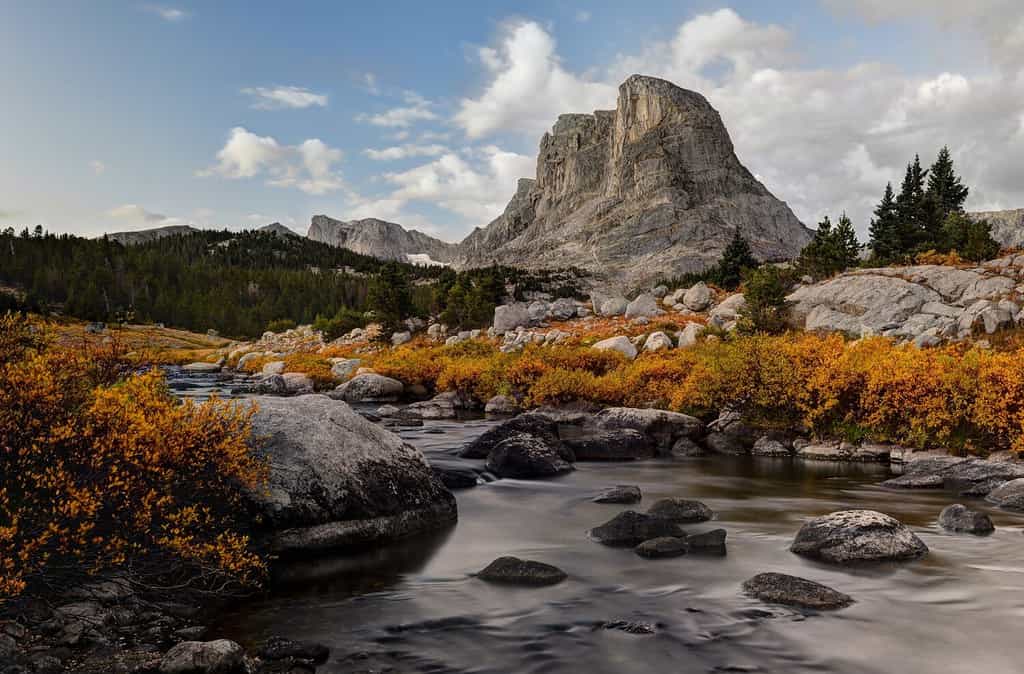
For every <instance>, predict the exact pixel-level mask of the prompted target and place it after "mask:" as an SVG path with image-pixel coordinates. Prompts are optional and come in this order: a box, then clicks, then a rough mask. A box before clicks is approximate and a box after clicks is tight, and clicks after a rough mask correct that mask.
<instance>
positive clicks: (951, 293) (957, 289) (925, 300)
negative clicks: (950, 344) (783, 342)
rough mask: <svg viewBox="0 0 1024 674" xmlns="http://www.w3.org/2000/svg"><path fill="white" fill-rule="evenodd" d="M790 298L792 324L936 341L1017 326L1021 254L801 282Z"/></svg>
mask: <svg viewBox="0 0 1024 674" xmlns="http://www.w3.org/2000/svg"><path fill="white" fill-rule="evenodd" d="M788 299H789V301H790V302H791V303H792V309H791V311H790V321H791V323H792V325H793V327H795V328H800V329H805V330H811V331H815V330H817V331H834V332H843V333H846V334H848V335H851V336H854V337H864V336H868V335H884V336H887V337H893V338H895V339H899V340H904V341H914V342H915V343H917V344H918V345H919V346H931V345H935V344H938V343H940V342H943V341H948V340H961V339H966V338H968V337H970V336H971V335H973V334H978V333H985V334H992V333H993V332H996V331H997V330H1001V329H1004V328H1010V327H1013V326H1014V325H1016V324H1017V322H1018V320H1020V319H1021V318H1022V316H1021V305H1022V303H1024V255H1010V256H1008V257H1003V258H999V259H996V260H990V261H988V262H985V263H983V264H981V265H980V266H977V267H972V268H958V267H948V266H941V265H915V266H910V267H882V268H878V269H857V270H852V271H848V272H845V273H843V274H840V275H839V276H836V277H835V278H833V279H830V280H828V281H825V282H822V283H817V284H813V285H805V286H801V287H799V288H797V289H796V290H795V291H794V292H793V293H792V294H790V295H789V297H788Z"/></svg>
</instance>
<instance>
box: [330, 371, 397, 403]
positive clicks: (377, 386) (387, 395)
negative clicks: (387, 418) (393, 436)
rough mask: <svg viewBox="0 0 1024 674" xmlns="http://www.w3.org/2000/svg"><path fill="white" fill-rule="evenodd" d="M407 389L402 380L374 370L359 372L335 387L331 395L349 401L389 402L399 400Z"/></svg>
mask: <svg viewBox="0 0 1024 674" xmlns="http://www.w3.org/2000/svg"><path fill="white" fill-rule="evenodd" d="M404 390H405V386H404V385H403V384H402V382H400V381H398V380H397V379H392V378H391V377H385V376H383V375H379V374H376V373H373V372H364V373H363V374H357V375H356V376H354V377H352V378H351V379H349V380H348V381H347V382H345V383H344V384H341V385H339V386H338V388H336V389H334V390H333V391H332V392H331V393H330V396H331V397H332V398H334V399H335V400H344V401H345V402H347V403H360V402H377V403H387V402H394V401H396V400H398V398H399V396H401V395H402V392H403V391H404Z"/></svg>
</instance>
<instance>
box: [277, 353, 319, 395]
mask: <svg viewBox="0 0 1024 674" xmlns="http://www.w3.org/2000/svg"><path fill="white" fill-rule="evenodd" d="M261 367H262V366H261ZM284 371H285V372H301V373H303V374H305V375H307V376H308V377H309V378H310V379H312V380H313V386H315V387H316V388H317V390H321V389H326V388H332V387H333V385H334V383H335V382H334V375H333V374H331V361H329V360H327V358H325V357H324V356H320V355H317V354H315V353H309V352H299V353H290V354H288V355H287V356H285V357H284Z"/></svg>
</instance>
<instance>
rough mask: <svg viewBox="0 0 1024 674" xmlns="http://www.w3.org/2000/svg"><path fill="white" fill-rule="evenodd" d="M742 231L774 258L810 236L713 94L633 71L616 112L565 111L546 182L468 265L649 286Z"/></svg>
mask: <svg viewBox="0 0 1024 674" xmlns="http://www.w3.org/2000/svg"><path fill="white" fill-rule="evenodd" d="M737 227H738V228H739V230H740V232H741V233H742V234H743V235H744V236H745V237H746V238H747V239H748V241H750V245H751V248H752V249H753V251H754V253H755V255H757V256H758V257H760V258H763V259H774V258H792V257H795V256H796V255H797V254H798V253H799V252H800V249H801V248H802V247H803V246H804V245H805V244H806V243H807V242H808V241H809V240H810V232H809V231H808V230H807V229H806V228H805V227H804V226H803V225H802V224H801V223H800V221H799V220H797V218H796V216H795V215H793V212H792V211H791V210H790V209H789V207H788V206H787V205H786V204H785V203H783V202H782V201H779V200H778V199H776V198H775V197H774V196H773V195H772V194H771V193H770V192H769V191H768V190H767V189H766V188H765V186H764V185H762V184H761V183H760V182H759V181H758V180H757V179H756V178H754V176H753V175H752V174H751V173H750V171H748V170H747V169H746V168H745V167H744V166H743V165H742V164H741V163H740V161H739V159H738V158H737V157H736V154H735V152H733V146H732V141H731V140H730V139H729V133H728V132H727V131H726V129H725V125H724V124H723V123H722V119H721V117H720V116H719V114H718V112H717V111H715V109H714V108H712V107H711V105H710V104H709V103H708V102H707V100H706V99H705V98H704V97H703V96H701V95H700V94H698V93H696V92H693V91H688V90H686V89H682V88H680V87H677V86H676V85H674V84H672V83H671V82H667V81H665V80H661V79H657V78H654V77H645V76H642V75H633V76H632V77H630V78H629V79H627V80H626V81H625V82H624V83H623V84H622V85H621V86H620V87H619V97H618V105H617V107H616V109H615V110H608V111H606V110H599V111H597V112H595V113H594V114H592V115H578V114H577V115H562V116H560V117H559V118H558V121H557V122H556V123H555V126H554V128H553V129H552V131H551V133H546V134H544V137H543V138H542V139H541V141H540V152H539V154H538V157H537V176H536V179H535V180H521V181H520V182H519V188H518V190H517V192H516V195H515V196H514V197H513V198H512V200H511V201H510V202H509V204H508V206H507V207H506V209H505V212H504V213H502V215H501V216H499V217H498V218H497V219H496V220H494V221H493V222H491V223H490V224H489V225H487V226H486V227H484V228H483V229H477V230H476V231H474V232H473V233H472V234H470V235H469V237H467V238H466V240H465V241H464V242H463V243H462V244H461V247H460V248H461V250H460V253H461V255H462V258H461V259H460V264H461V265H462V266H481V265H485V264H489V263H491V262H501V263H506V264H516V265H525V266H535V267H545V266H550V267H565V266H568V265H576V266H579V267H582V268H585V269H589V270H591V271H593V272H594V273H595V274H597V275H598V276H601V277H605V278H607V279H608V280H623V281H626V282H627V283H639V282H642V281H644V280H650V279H652V278H654V277H656V276H659V275H674V274H679V273H683V272H688V271H696V270H700V269H703V268H704V267H706V266H710V265H711V264H713V263H714V262H715V261H717V259H718V256H719V254H720V253H721V251H722V250H723V249H724V248H725V246H726V244H727V243H728V241H729V239H730V238H731V237H732V235H733V232H734V231H735V229H736V228H737Z"/></svg>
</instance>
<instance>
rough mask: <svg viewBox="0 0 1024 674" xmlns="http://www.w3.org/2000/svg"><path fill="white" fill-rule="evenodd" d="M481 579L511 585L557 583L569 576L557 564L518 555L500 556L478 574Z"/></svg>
mask: <svg viewBox="0 0 1024 674" xmlns="http://www.w3.org/2000/svg"><path fill="white" fill-rule="evenodd" d="M476 577H477V578H480V579H481V580H486V581H490V582H492V583H508V584H510V585H531V586H543V585H555V584H556V583H561V582H562V581H563V580H565V579H566V578H568V577H569V576H568V575H567V574H566V573H565V571H562V570H561V569H559V568H558V567H557V566H552V565H551V564H545V563H544V562H535V561H533V560H529V559H519V558H518V557H499V558H498V559H496V560H494V561H493V562H491V563H490V564H488V565H487V567H486V568H485V569H484V570H483V571H481V572H480V573H478V574H477V575H476Z"/></svg>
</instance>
